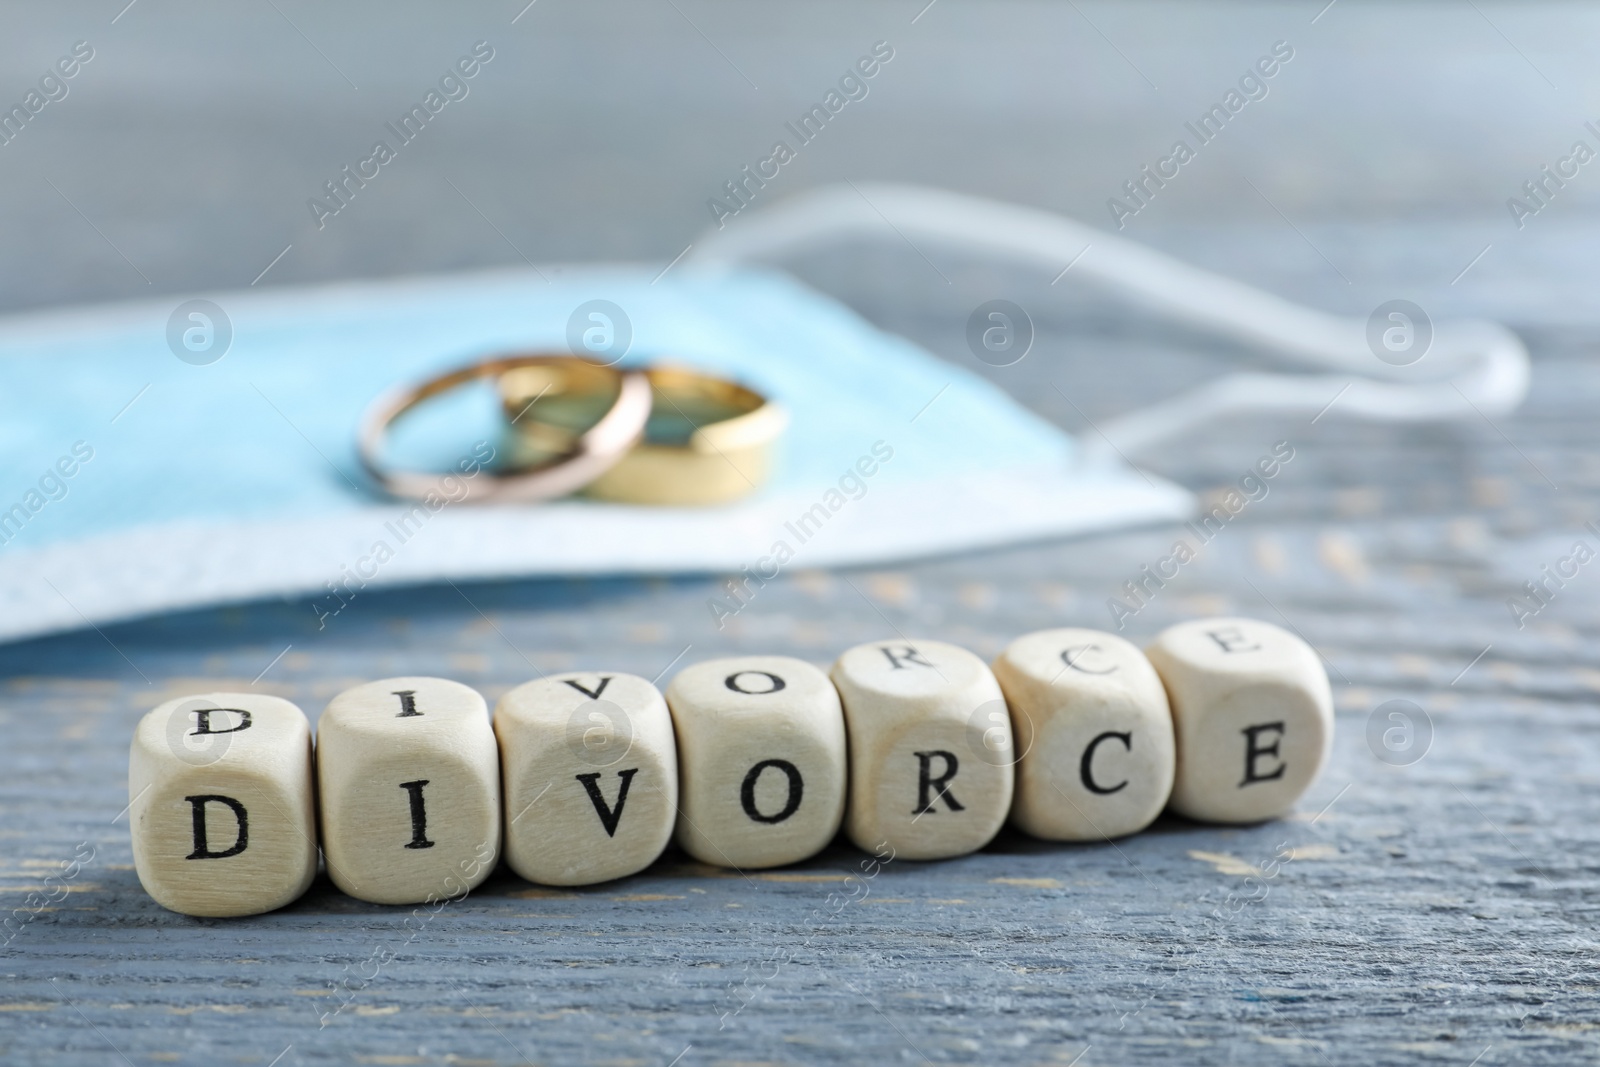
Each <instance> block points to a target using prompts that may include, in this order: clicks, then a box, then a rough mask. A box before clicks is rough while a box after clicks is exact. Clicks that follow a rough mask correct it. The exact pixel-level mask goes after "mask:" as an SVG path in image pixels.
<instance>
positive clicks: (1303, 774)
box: [1145, 619, 1333, 823]
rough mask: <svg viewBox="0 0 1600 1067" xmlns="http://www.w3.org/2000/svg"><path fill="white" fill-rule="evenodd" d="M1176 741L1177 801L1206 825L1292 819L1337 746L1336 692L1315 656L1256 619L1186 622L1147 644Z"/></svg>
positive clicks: (1177, 806) (1308, 648) (1174, 802)
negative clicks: (1298, 802)
mask: <svg viewBox="0 0 1600 1067" xmlns="http://www.w3.org/2000/svg"><path fill="white" fill-rule="evenodd" d="M1145 652H1146V654H1147V655H1149V657H1150V662H1151V663H1152V664H1153V665H1154V666H1155V669H1156V672H1157V673H1158V674H1160V675H1161V680H1162V682H1164V683H1165V684H1166V688H1167V696H1168V698H1169V699H1170V700H1171V702H1172V720H1173V726H1174V728H1175V732H1176V735H1177V741H1178V773H1177V778H1176V781H1175V782H1174V784H1173V788H1172V800H1171V807H1172V810H1173V811H1176V812H1178V813H1179V814H1180V815H1187V816H1188V817H1189V818H1191V819H1200V820H1202V821H1205V822H1222V823H1249V822H1260V821H1262V820H1264V819H1273V818H1277V817H1278V816H1281V815H1285V814H1287V813H1288V812H1289V811H1291V810H1292V809H1293V808H1294V804H1295V801H1296V800H1298V799H1299V798H1300V795H1301V794H1302V793H1304V792H1305V791H1306V789H1307V788H1308V787H1309V786H1310V785H1311V783H1312V782H1313V781H1314V780H1315V779H1316V777H1317V772H1318V771H1320V770H1321V769H1322V764H1323V763H1324V762H1325V761H1326V760H1327V758H1328V751H1329V749H1330V748H1331V747H1332V745H1333V694H1332V692H1331V690H1330V689H1329V686H1328V675H1327V672H1325V671H1324V670H1323V668H1322V661H1321V660H1320V659H1318V657H1317V653H1316V651H1315V650H1313V649H1312V648H1311V646H1310V645H1308V644H1306V643H1305V642H1304V641H1302V640H1300V638H1298V637H1296V636H1295V635H1294V634H1291V633H1289V632H1288V631H1286V630H1281V629H1279V628H1278V627H1276V626H1273V625H1272V624H1270V623H1265V622H1258V621H1256V620H1255V619H1200V620H1197V621H1194V622H1185V623H1180V624H1179V625H1177V626H1173V627H1170V628H1169V629H1167V630H1164V631H1162V633H1161V634H1160V635H1159V636H1157V638H1156V640H1155V642H1154V643H1153V644H1152V645H1150V647H1149V648H1147V649H1146V650H1145Z"/></svg>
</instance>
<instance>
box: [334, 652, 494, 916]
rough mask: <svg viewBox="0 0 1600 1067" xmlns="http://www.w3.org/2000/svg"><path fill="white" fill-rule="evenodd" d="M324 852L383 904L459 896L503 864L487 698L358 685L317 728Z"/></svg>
mask: <svg viewBox="0 0 1600 1067" xmlns="http://www.w3.org/2000/svg"><path fill="white" fill-rule="evenodd" d="M317 782H318V784H319V787H320V802H321V806H322V853H323V857H324V859H326V860H327V863H328V876H329V877H330V878H332V879H333V882H334V884H335V885H337V886H338V887H339V888H340V889H342V890H344V891H345V892H346V893H349V894H350V895H351V896H353V897H356V898H358V899H360V900H368V901H371V902H373V903H374V904H420V903H430V902H433V901H437V900H443V899H446V898H448V897H456V896H460V895H461V894H463V893H465V892H466V891H467V890H469V889H471V888H473V887H474V886H476V885H478V884H479V883H480V882H482V881H483V880H484V879H485V878H487V877H489V873H490V872H491V871H492V870H494V866H495V863H496V862H498V860H499V857H500V753H499V750H498V749H497V748H496V746H495V740H494V731H493V730H492V729H491V728H490V726H489V712H488V708H487V706H486V705H485V704H484V701H483V697H481V696H479V695H478V693H477V691H476V690H474V689H470V688H468V687H467V686H464V685H462V684H461V683H460V682H452V681H448V680H446V679H443V678H387V679H384V680H383V681H378V682H369V683H367V684H366V685H358V686H356V687H355V688H354V689H346V690H345V691H344V692H342V693H340V694H339V695H338V696H336V697H334V698H333V700H332V701H330V702H329V704H328V707H327V709H326V710H325V711H323V713H322V719H321V721H320V722H318V723H317Z"/></svg>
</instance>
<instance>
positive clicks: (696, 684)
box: [667, 656, 848, 867]
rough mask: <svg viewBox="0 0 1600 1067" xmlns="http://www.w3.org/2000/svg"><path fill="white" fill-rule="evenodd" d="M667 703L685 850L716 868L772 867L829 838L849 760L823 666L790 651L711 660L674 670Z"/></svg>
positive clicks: (812, 851) (809, 853)
mask: <svg viewBox="0 0 1600 1067" xmlns="http://www.w3.org/2000/svg"><path fill="white" fill-rule="evenodd" d="M667 706H668V707H669V708H670V709H671V710H672V721H673V725H674V726H675V727H676V729H677V735H678V785H679V814H678V829H677V840H678V844H679V845H680V846H682V848H683V850H684V851H685V852H687V853H689V854H690V855H691V856H693V857H694V858H695V859H697V860H700V861H702V862H704V863H710V864H715V865H716V866H719V867H776V866H779V865H781V864H785V863H795V862H798V861H799V860H803V859H806V858H807V857H809V856H813V855H815V854H816V853H818V852H820V851H821V850H822V849H823V848H824V847H826V846H827V844H828V842H829V841H831V840H833V835H834V834H836V833H837V832H838V831H839V822H840V820H841V819H842V818H843V817H844V795H845V786H846V779H847V776H848V770H847V767H848V764H847V761H846V756H845V735H844V718H843V716H842V714H841V712H840V710H839V694H838V693H837V692H836V691H835V690H834V688H833V683H831V682H830V681H828V676H827V675H826V674H823V673H822V672H821V671H820V670H818V669H817V668H816V667H813V666H812V665H811V664H809V663H806V662H805V661H804V660H798V659H790V658H789V657H787V656H742V657H738V658H735V659H719V660H712V661H710V662H709V663H699V664H696V665H695V666H693V667H689V668H687V669H686V670H684V671H683V672H682V673H680V674H679V675H678V676H677V677H676V678H674V679H672V684H671V685H669V686H667Z"/></svg>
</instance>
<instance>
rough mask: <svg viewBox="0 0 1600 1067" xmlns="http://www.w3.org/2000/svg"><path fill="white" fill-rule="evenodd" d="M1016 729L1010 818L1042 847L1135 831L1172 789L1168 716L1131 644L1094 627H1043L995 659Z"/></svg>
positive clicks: (1152, 676)
mask: <svg viewBox="0 0 1600 1067" xmlns="http://www.w3.org/2000/svg"><path fill="white" fill-rule="evenodd" d="M994 673H995V677H996V678H997V679H999V681H1000V688H1001V689H1002V690H1004V691H1005V694H1006V700H1007V702H1009V703H1010V705H1011V717H1012V722H1013V724H1014V725H1015V726H1016V730H1017V739H1016V744H1017V751H1018V753H1019V758H1018V761H1017V795H1016V800H1015V801H1014V802H1013V804H1012V807H1011V821H1012V822H1014V823H1016V825H1017V826H1018V827H1020V828H1021V829H1022V830H1024V831H1026V832H1027V833H1029V834H1032V835H1033V836H1035V837H1042V838H1045V839H1046V840H1050V841H1101V840H1106V839H1109V838H1113V837H1121V836H1123V835H1124V834H1131V833H1136V832H1138V831H1139V830H1143V829H1144V828H1145V827H1146V826H1148V825H1150V823H1151V822H1152V821H1153V820H1154V819H1155V817H1156V816H1157V815H1160V814H1161V809H1162V808H1164V807H1165V806H1166V804H1167V797H1168V796H1169V795H1170V794H1171V792H1172V776H1173V765H1174V759H1175V749H1174V744H1173V737H1172V713H1171V711H1170V710H1168V707H1167V693H1166V690H1165V689H1163V688H1162V687H1161V679H1160V677H1159V676H1157V674H1156V672H1155V668H1154V667H1152V666H1150V661H1149V660H1148V659H1146V658H1145V655H1144V653H1143V652H1140V651H1139V649H1138V648H1137V647H1135V646H1134V645H1132V644H1130V643H1128V642H1127V641H1124V640H1123V639H1122V638H1120V637H1117V636H1115V635H1114V634H1108V633H1100V632H1099V631H1096V630H1074V629H1062V630H1043V631H1040V632H1038V633H1031V634H1027V635H1025V636H1023V637H1019V638H1017V639H1016V640H1015V641H1013V642H1011V644H1010V645H1008V646H1006V649H1005V651H1004V652H1002V653H1000V655H999V657H998V658H996V659H995V661H994Z"/></svg>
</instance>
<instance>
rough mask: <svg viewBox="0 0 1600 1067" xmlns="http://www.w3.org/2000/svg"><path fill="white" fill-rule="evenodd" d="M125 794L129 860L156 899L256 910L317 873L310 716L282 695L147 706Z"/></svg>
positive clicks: (224, 912)
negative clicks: (130, 844) (130, 838)
mask: <svg viewBox="0 0 1600 1067" xmlns="http://www.w3.org/2000/svg"><path fill="white" fill-rule="evenodd" d="M128 798H129V801H130V804H129V808H128V825H129V828H130V829H131V831H132V834H133V865H134V869H135V870H136V871H138V873H139V881H140V882H141V883H142V884H143V885H144V888H145V891H146V892H148V893H149V894H150V895H151V896H152V897H154V898H155V900H156V903H158V904H160V905H161V906H162V907H164V908H170V909H171V910H173V911H176V912H182V913H183V914H185V915H204V916H230V915H257V914H260V913H261V912H264V911H272V910H273V909H274V908H281V907H283V906H284V905H285V904H288V903H290V902H291V901H293V900H295V899H296V898H297V897H299V896H300V894H302V893H304V892H305V891H306V888H307V887H308V886H310V885H311V880H312V879H313V878H315V877H316V874H317V825H316V802H315V798H314V796H313V793H312V782H311V726H310V724H309V723H307V722H306V717H305V713H304V712H302V711H301V710H300V709H299V708H297V707H295V706H294V705H293V704H291V703H289V701H287V700H284V699H282V698H280V697H273V696H263V695H261V694H258V693H206V694H203V695H200V696H191V697H182V698H180V699H177V700H169V701H167V702H166V703H165V704H162V705H161V706H160V707H158V708H156V709H155V710H153V711H151V712H150V713H149V714H147V715H146V716H145V717H144V718H143V719H141V720H139V725H138V726H137V727H136V728H135V730H134V734H133V747H132V750H131V751H130V753H129V758H128Z"/></svg>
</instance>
